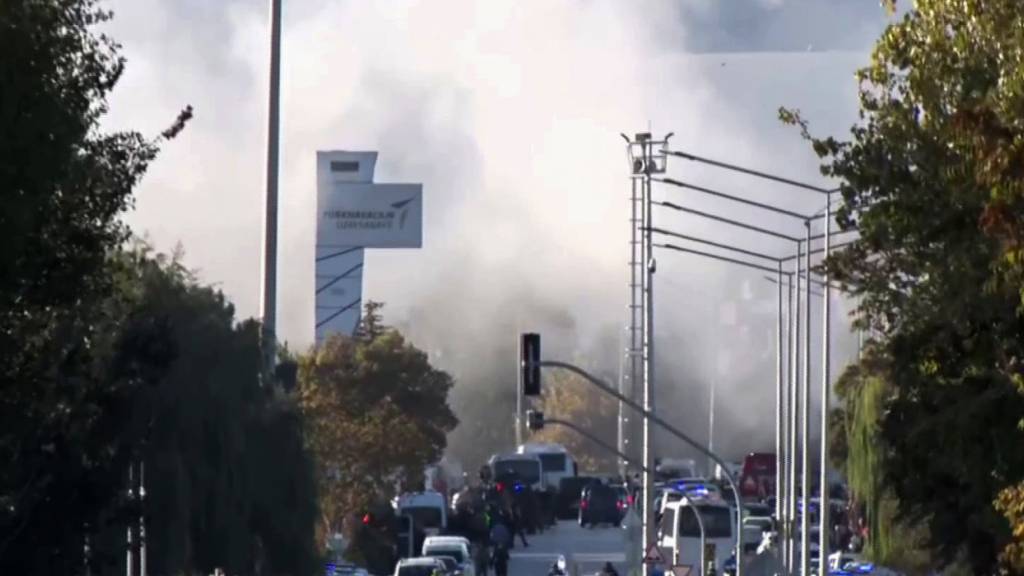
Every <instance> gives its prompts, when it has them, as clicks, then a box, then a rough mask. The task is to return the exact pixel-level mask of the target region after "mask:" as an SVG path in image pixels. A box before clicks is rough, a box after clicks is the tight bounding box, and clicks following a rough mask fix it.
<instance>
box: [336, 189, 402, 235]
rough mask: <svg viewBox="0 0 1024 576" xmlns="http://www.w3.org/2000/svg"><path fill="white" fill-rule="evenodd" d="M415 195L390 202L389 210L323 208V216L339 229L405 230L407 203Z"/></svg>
mask: <svg viewBox="0 0 1024 576" xmlns="http://www.w3.org/2000/svg"><path fill="white" fill-rule="evenodd" d="M415 199H416V197H415V196H413V197H411V198H406V199H405V200H401V201H399V202H393V203H391V204H390V205H389V206H390V210H342V209H334V210H324V218H325V219H326V220H328V221H333V222H334V227H335V228H337V229H339V230H393V229H396V228H397V229H398V230H405V221H406V219H407V218H408V216H409V205H410V204H411V203H412V201H413V200H415Z"/></svg>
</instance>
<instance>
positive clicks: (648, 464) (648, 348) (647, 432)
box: [637, 134, 656, 574]
mask: <svg viewBox="0 0 1024 576" xmlns="http://www.w3.org/2000/svg"><path fill="white" fill-rule="evenodd" d="M637 139H638V140H640V141H641V142H642V145H643V151H644V177H643V196H644V257H645V260H644V265H645V266H646V270H645V271H644V410H646V411H647V412H654V404H655V402H654V251H653V250H652V247H651V226H653V222H652V220H651V192H652V190H651V162H653V147H652V143H651V141H650V140H651V135H650V134H646V135H643V134H640V135H637ZM651 432H652V430H651V424H650V419H649V418H644V440H643V443H644V457H643V461H644V468H646V470H645V471H644V486H643V492H644V515H643V521H644V526H643V541H644V549H647V548H648V547H650V545H651V544H653V543H654V540H655V533H656V527H655V525H654V510H653V507H654V474H653V473H652V472H651V471H652V470H653V469H654V451H653V447H652V446H651V441H652V440H653V438H652V435H651ZM644 566H645V571H646V572H647V573H648V574H649V573H650V569H649V567H648V565H647V564H644Z"/></svg>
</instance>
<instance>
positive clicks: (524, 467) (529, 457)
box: [487, 454, 546, 492]
mask: <svg viewBox="0 0 1024 576" xmlns="http://www.w3.org/2000/svg"><path fill="white" fill-rule="evenodd" d="M487 465H488V466H490V468H491V474H492V478H494V479H495V480H498V479H500V478H502V477H503V476H505V475H507V474H509V473H511V474H514V475H515V476H516V477H517V478H518V479H519V481H520V482H522V483H523V484H526V485H528V486H530V487H531V488H532V489H533V490H534V491H535V492H543V491H544V488H545V487H546V484H545V482H544V473H543V470H544V468H543V466H542V465H541V460H540V458H539V457H538V456H537V455H536V454H495V455H494V456H491V458H490V460H488V461H487Z"/></svg>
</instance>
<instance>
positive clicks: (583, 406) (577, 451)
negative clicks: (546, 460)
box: [531, 370, 618, 472]
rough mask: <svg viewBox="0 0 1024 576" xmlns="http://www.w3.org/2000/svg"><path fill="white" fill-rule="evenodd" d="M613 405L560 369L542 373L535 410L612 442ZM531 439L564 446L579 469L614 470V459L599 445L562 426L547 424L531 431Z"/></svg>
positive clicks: (603, 394)
mask: <svg viewBox="0 0 1024 576" xmlns="http://www.w3.org/2000/svg"><path fill="white" fill-rule="evenodd" d="M616 407H617V404H616V402H615V400H613V399H612V397H611V396H608V395H607V394H605V393H604V392H602V391H600V390H598V389H597V388H595V387H594V386H593V385H591V384H590V383H588V382H586V381H584V380H583V379H582V378H580V377H579V376H577V375H575V374H572V373H570V372H565V371H563V370H551V371H548V372H547V373H546V374H545V375H544V389H543V393H542V396H541V398H540V402H539V405H538V409H539V410H540V411H542V412H544V415H545V416H546V417H550V418H559V419H562V420H568V421H569V422H572V423H573V424H575V425H577V426H579V427H580V428H582V429H583V430H586V431H587V432H590V433H591V434H593V435H595V436H597V437H598V438H600V439H601V440H603V441H604V442H606V443H607V444H609V445H611V446H615V444H616V425H617V424H616V418H617V415H618V414H617V411H616V410H617V408H616ZM531 440H532V441H537V442H556V443H558V444H561V445H563V446H565V447H566V448H567V449H568V450H569V452H570V453H571V454H572V455H573V457H574V458H575V459H576V462H577V463H578V464H579V467H580V470H586V471H591V472H597V471H605V472H611V471H615V470H616V462H617V460H618V459H617V458H616V456H615V455H614V454H611V453H610V452H608V451H607V450H605V449H604V448H602V447H601V446H598V445H596V444H594V443H593V442H591V441H590V440H588V439H586V438H584V437H583V436H580V435H579V434H578V433H576V432H575V431H573V430H570V429H568V428H565V427H563V426H547V427H545V428H544V429H543V430H540V431H539V432H536V433H534V436H533V438H532V439H531Z"/></svg>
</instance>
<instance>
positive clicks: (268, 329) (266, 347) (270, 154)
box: [261, 0, 281, 377]
mask: <svg viewBox="0 0 1024 576" xmlns="http://www.w3.org/2000/svg"><path fill="white" fill-rule="evenodd" d="M280 114H281V0H270V97H269V107H268V122H267V183H266V185H267V190H266V212H265V213H264V220H263V290H262V294H261V297H262V302H261V304H262V306H261V309H262V315H263V338H262V342H261V343H262V348H263V349H262V352H263V366H264V374H266V375H267V377H270V374H272V373H273V368H274V363H275V361H276V358H277V184H278V162H279V158H280V154H279V145H280V128H281V117H280Z"/></svg>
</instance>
